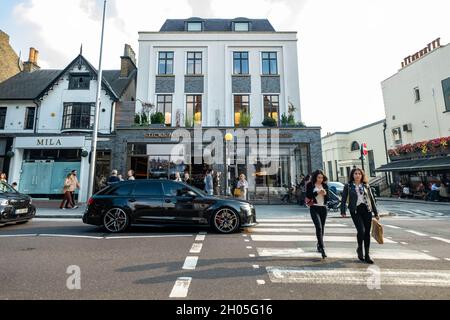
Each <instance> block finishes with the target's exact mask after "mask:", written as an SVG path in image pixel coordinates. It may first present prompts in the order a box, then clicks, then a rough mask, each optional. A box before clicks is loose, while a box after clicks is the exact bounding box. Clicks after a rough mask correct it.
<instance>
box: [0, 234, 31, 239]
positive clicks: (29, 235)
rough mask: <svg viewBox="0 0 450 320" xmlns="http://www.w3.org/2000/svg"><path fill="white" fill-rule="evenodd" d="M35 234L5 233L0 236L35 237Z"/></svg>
mask: <svg viewBox="0 0 450 320" xmlns="http://www.w3.org/2000/svg"><path fill="white" fill-rule="evenodd" d="M37 236H38V235H37V234H5V235H1V236H0V238H25V237H37Z"/></svg>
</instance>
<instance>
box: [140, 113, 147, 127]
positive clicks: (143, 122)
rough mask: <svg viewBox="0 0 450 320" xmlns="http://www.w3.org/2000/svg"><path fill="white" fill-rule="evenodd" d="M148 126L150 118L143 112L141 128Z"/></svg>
mask: <svg viewBox="0 0 450 320" xmlns="http://www.w3.org/2000/svg"><path fill="white" fill-rule="evenodd" d="M146 125H148V117H147V114H146V113H145V112H142V113H141V126H146Z"/></svg>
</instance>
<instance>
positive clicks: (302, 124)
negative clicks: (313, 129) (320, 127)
mask: <svg viewBox="0 0 450 320" xmlns="http://www.w3.org/2000/svg"><path fill="white" fill-rule="evenodd" d="M296 126H297V127H300V128H306V124H305V123H304V122H302V121H300V122H297V124H296Z"/></svg>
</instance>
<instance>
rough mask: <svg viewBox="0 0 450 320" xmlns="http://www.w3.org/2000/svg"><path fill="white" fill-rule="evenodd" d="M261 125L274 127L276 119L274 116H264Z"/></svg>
mask: <svg viewBox="0 0 450 320" xmlns="http://www.w3.org/2000/svg"><path fill="white" fill-rule="evenodd" d="M262 125H263V126H264V127H276V126H277V121H276V120H275V119H274V118H271V117H265V118H264V121H263V122H262Z"/></svg>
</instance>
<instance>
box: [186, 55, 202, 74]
mask: <svg viewBox="0 0 450 320" xmlns="http://www.w3.org/2000/svg"><path fill="white" fill-rule="evenodd" d="M187 74H202V53H201V52H188V53H187Z"/></svg>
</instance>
